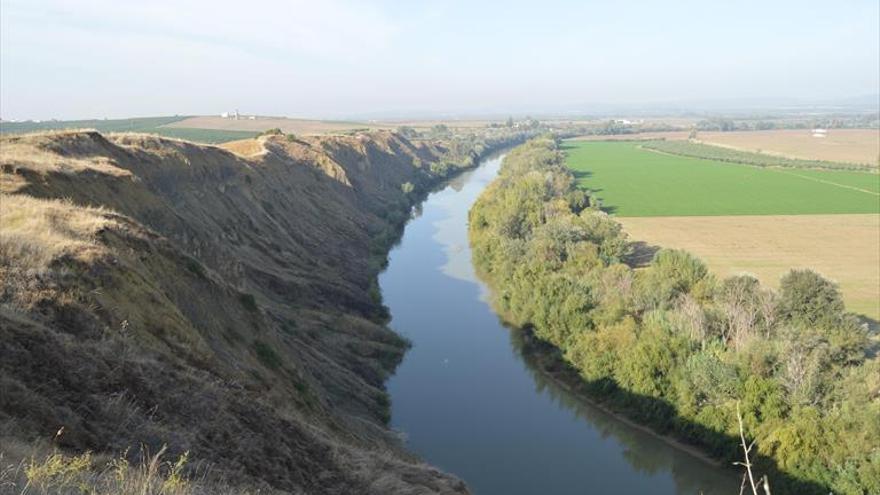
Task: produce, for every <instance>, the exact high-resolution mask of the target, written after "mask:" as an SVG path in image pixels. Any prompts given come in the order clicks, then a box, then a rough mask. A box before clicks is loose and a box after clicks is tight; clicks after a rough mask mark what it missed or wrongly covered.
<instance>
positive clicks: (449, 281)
mask: <svg viewBox="0 0 880 495" xmlns="http://www.w3.org/2000/svg"><path fill="white" fill-rule="evenodd" d="M501 158H502V157H500V156H499V157H494V158H490V159H487V160H485V161H484V162H483V163H482V164H481V165H480V166H479V167H477V168H476V169H473V170H471V171H469V172H466V173H464V174H462V175H459V176H458V177H456V178H455V179H454V180H452V181H451V182H450V183H449V184H448V185H447V186H446V187H444V188H443V189H442V190H439V191H438V192H435V193H433V194H431V195H430V196H429V197H428V199H427V200H426V201H425V202H424V203H423V204H422V206H421V207H420V208H419V209H418V210H417V211H416V213H415V214H414V216H413V219H412V220H411V221H410V222H409V223H408V224H407V226H406V230H405V232H404V235H403V238H402V240H401V242H400V244H399V245H398V246H397V247H395V248H394V249H393V250H392V251H391V253H390V257H389V265H388V268H387V270H386V271H385V272H384V273H383V274H382V275H381V276H380V279H379V282H380V286H381V288H382V294H383V297H384V302H385V304H386V305H387V306H388V307H389V308H390V310H391V317H392V321H391V327H392V328H393V329H394V330H396V331H397V332H398V333H400V334H401V335H403V336H405V337H407V338H409V339H410V340H411V341H412V344H413V346H412V349H410V350H409V352H407V354H406V356H405V358H404V360H403V363H402V364H401V365H400V367H399V368H398V369H397V372H396V374H395V375H394V376H393V377H392V378H391V380H389V382H388V390H389V392H390V394H391V400H392V417H391V418H392V419H391V425H392V427H393V428H394V429H396V430H398V431H400V432H401V433H402V435H403V436H404V437H405V439H406V443H407V446H408V447H409V448H410V449H411V450H412V451H414V452H416V453H417V454H419V455H420V456H421V457H422V458H423V459H425V460H426V461H427V462H429V463H431V464H433V465H435V466H438V467H439V468H441V469H443V470H445V471H447V472H450V473H453V474H455V475H457V476H458V477H460V478H462V479H463V480H464V481H465V482H466V483H467V484H468V486H469V487H470V489H471V490H472V491H473V493H475V494H476V495H495V494H498V495H517V494H588V493H595V494H608V493H616V494H661V495H662V494H697V493H704V494H706V495H710V494H735V493H738V490H739V478H738V476H737V475H736V473H734V472H732V471H730V470H728V469H722V468H719V467H716V466H712V465H710V464H708V463H706V462H704V461H702V460H700V459H698V458H696V457H694V456H692V455H690V454H688V453H686V452H683V451H681V450H679V449H676V448H674V447H672V446H671V445H669V444H667V443H666V442H664V441H662V440H660V439H658V438H657V437H655V436H653V435H651V434H649V433H647V432H645V431H643V430H640V429H638V428H635V427H632V426H630V425H628V424H626V423H624V422H622V421H620V420H618V419H616V418H614V417H613V416H611V415H609V414H607V413H605V412H603V411H602V410H600V409H598V408H596V407H593V406H591V405H590V404H588V403H586V402H584V401H583V400H579V399H578V398H577V397H574V396H572V394H569V393H567V392H566V390H565V389H563V388H561V387H559V386H558V385H556V384H555V383H554V382H552V381H548V380H546V379H545V378H544V375H542V374H541V373H539V372H537V371H536V369H535V367H534V366H532V365H531V363H530V362H529V361H528V360H527V358H526V357H525V356H524V355H523V353H522V352H521V351H520V349H521V346H520V345H518V343H519V340H520V339H519V338H518V337H520V334H519V333H518V332H517V331H515V330H510V329H508V328H506V327H505V326H504V325H502V323H501V322H500V321H499V319H498V316H497V315H496V314H495V313H494V312H493V311H492V309H491V308H490V306H489V305H488V303H487V302H486V301H487V289H486V287H485V285H483V284H482V283H481V282H480V281H479V280H478V279H477V277H476V275H475V274H474V269H473V266H472V265H471V255H470V249H469V248H468V239H467V213H468V209H469V208H470V206H471V205H472V204H473V202H474V201H475V200H476V198H477V196H479V194H480V193H481V192H482V191H483V189H484V188H485V187H486V185H487V184H488V183H489V182H491V181H492V179H494V177H495V176H496V174H497V172H498V169H499V166H500V163H501Z"/></svg>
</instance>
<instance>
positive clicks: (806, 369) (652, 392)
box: [470, 138, 880, 493]
mask: <svg viewBox="0 0 880 495" xmlns="http://www.w3.org/2000/svg"><path fill="white" fill-rule="evenodd" d="M470 237H471V243H472V246H473V257H474V264H475V266H476V267H477V269H478V270H479V271H480V272H481V274H482V275H483V276H484V277H485V278H486V280H487V281H488V282H489V283H490V285H491V287H492V288H493V292H494V294H495V300H494V302H495V304H496V306H497V308H498V310H499V312H500V313H501V314H502V315H504V317H505V318H506V319H508V320H509V321H510V322H511V323H513V324H515V325H518V326H523V327H527V328H529V329H530V331H531V332H532V333H533V334H534V336H535V337H537V338H539V339H541V340H543V341H546V342H548V343H550V344H552V345H553V346H555V347H556V348H558V349H559V350H560V355H561V356H562V359H564V361H565V362H566V363H567V364H568V365H570V366H571V367H573V368H574V369H576V370H577V372H578V373H579V374H580V376H581V377H582V378H583V380H584V381H585V383H586V387H587V389H588V390H589V391H590V392H591V393H592V394H594V395H595V396H596V397H599V398H602V399H603V400H606V401H607V402H608V403H609V405H611V406H612V407H614V408H616V409H618V410H620V411H622V412H624V413H625V414H627V415H629V416H630V417H632V418H633V419H635V420H637V421H640V422H642V423H645V424H649V425H651V426H652V427H653V428H655V429H656V430H657V431H659V432H662V433H668V434H673V435H675V436H677V437H680V438H681V439H684V440H686V441H688V442H691V443H694V444H696V445H698V446H700V447H701V448H702V449H704V450H705V451H706V452H708V453H710V454H712V455H713V456H716V457H718V458H721V459H724V460H727V461H731V460H734V459H737V458H738V457H739V453H738V451H737V440H738V439H737V438H736V434H737V431H738V430H737V419H736V417H737V416H736V410H737V405H739V407H740V409H741V411H742V414H743V417H744V421H745V428H746V430H747V431H748V432H749V433H750V434H751V435H752V436H753V437H754V439H755V440H756V442H757V447H756V449H757V451H758V454H759V459H758V466H759V471H761V472H767V473H770V475H771V479H772V482H773V488H774V493H828V491H829V490H834V491H835V492H837V493H878V492H880V447H878V446H880V362H878V360H877V359H876V358H871V359H867V358H866V353H867V351H868V346H869V340H868V338H867V330H866V328H865V327H864V326H863V325H861V324H860V323H859V322H858V321H857V319H856V318H855V317H854V316H852V315H851V314H849V313H847V312H846V311H845V308H844V305H843V302H842V300H841V297H840V294H839V292H838V290H837V288H836V287H835V285H834V284H832V283H831V282H829V281H827V280H824V279H822V278H821V277H820V276H819V275H817V274H815V273H813V272H811V271H807V270H798V271H791V272H790V273H789V274H787V275H786V276H785V277H784V278H783V280H782V282H781V287H780V290H779V292H774V291H771V290H768V289H766V288H764V287H762V286H761V285H760V284H759V282H758V281H757V280H755V279H754V278H751V277H748V276H738V277H732V278H728V279H724V280H718V279H716V278H715V277H713V276H712V275H711V274H710V273H709V272H708V270H707V268H706V266H705V265H704V264H703V263H702V262H701V261H700V260H698V259H696V258H695V257H693V256H691V255H690V254H688V253H686V252H683V251H676V250H661V251H659V252H658V253H657V254H656V256H655V258H654V260H653V262H652V263H651V265H650V266H649V267H647V268H644V269H640V270H633V269H632V268H630V267H629V266H627V265H626V264H625V263H624V262H623V261H624V260H625V259H626V257H627V255H628V254H629V250H630V244H629V242H628V241H627V238H626V235H625V234H624V233H623V232H622V230H621V227H620V225H619V224H618V223H617V222H615V221H614V220H613V219H612V218H611V217H609V216H608V215H607V214H605V213H604V212H602V211H600V210H599V209H598V208H597V207H596V205H595V204H593V203H592V202H591V200H590V198H589V197H587V195H586V193H585V192H583V191H582V190H580V189H578V188H577V187H576V181H575V177H574V176H573V174H572V172H571V171H569V169H567V168H566V166H565V164H564V155H563V152H562V151H561V150H560V148H559V146H558V144H557V143H556V142H555V141H554V140H552V139H549V138H546V139H537V140H532V141H530V142H529V143H527V144H525V145H523V146H520V147H518V148H517V149H515V150H514V151H512V152H511V153H510V154H509V155H508V157H507V158H506V159H505V162H504V165H503V166H502V169H501V172H500V175H499V177H498V179H496V181H495V182H494V183H492V184H491V185H490V186H489V187H488V188H487V189H486V191H485V192H484V193H483V195H482V196H481V197H480V199H479V200H478V201H477V203H476V204H475V205H474V207H473V209H472V210H471V213H470Z"/></svg>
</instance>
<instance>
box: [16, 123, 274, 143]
mask: <svg viewBox="0 0 880 495" xmlns="http://www.w3.org/2000/svg"><path fill="white" fill-rule="evenodd" d="M185 118H186V117H183V116H173V117H138V118H131V119H89V120H45V121H27V122H3V123H2V124H0V133H4V134H6V133H8V134H21V133H25V132H36V131H49V130H61V129H95V130H96V131H99V132H104V133H107V132H139V133H145V134H157V135H159V136H163V137H170V138H177V139H185V140H187V141H193V142H197V143H208V144H216V143H225V142H227V141H235V140H237V139H247V138H250V137H254V136H256V135H257V133H256V132H250V131H229V130H223V129H193V128H188V127H164V126H167V125H168V124H173V123H174V122H179V121H181V120H183V119H185Z"/></svg>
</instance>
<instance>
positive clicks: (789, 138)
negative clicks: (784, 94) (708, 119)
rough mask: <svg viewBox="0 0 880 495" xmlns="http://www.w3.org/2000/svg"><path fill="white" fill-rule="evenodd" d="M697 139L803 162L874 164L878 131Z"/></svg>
mask: <svg viewBox="0 0 880 495" xmlns="http://www.w3.org/2000/svg"><path fill="white" fill-rule="evenodd" d="M698 139H699V140H700V141H703V142H704V143H706V144H715V145H722V146H728V147H731V148H736V149H740V150H743V151H752V152H755V151H760V152H761V153H767V154H771V155H773V154H775V155H781V156H786V157H791V158H803V159H807V160H828V161H835V162H850V163H870V164H875V165H876V164H877V159H878V157H880V131H878V130H877V129H829V130H828V134H827V137H824V138H816V137H813V133H812V130H810V129H803V130H788V129H786V130H775V131H743V132H700V133H699V135H698Z"/></svg>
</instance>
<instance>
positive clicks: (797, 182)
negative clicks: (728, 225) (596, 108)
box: [563, 141, 880, 217]
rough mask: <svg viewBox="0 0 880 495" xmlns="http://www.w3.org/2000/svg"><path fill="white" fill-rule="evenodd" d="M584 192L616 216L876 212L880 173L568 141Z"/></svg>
mask: <svg viewBox="0 0 880 495" xmlns="http://www.w3.org/2000/svg"><path fill="white" fill-rule="evenodd" d="M563 149H564V150H565V152H566V153H567V155H568V156H567V164H568V166H569V167H571V169H572V170H573V171H574V172H575V175H576V176H577V177H578V182H579V184H580V185H581V187H583V188H584V189H589V190H592V191H594V193H595V195H596V196H597V197H599V198H600V199H601V200H602V205H603V207H604V208H605V209H606V210H607V211H609V212H611V213H614V214H615V215H618V216H622V217H626V216H629V217H640V216H704V215H786V214H792V215H793V214H821V213H880V192H878V191H880V175H878V174H874V173H863V172H847V171H827V172H826V171H818V170H800V169H798V170H792V169H777V168H758V167H752V166H747V165H738V164H732V163H725V162H718V161H712V160H704V159H699V158H689V157H683V156H672V155H666V154H661V153H657V152H653V151H649V150H645V149H641V148H639V147H638V143H632V142H601V141H593V142H590V141H567V142H566V143H565V145H564V147H563Z"/></svg>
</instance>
